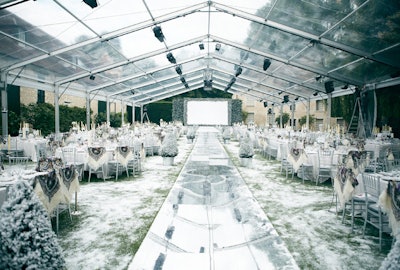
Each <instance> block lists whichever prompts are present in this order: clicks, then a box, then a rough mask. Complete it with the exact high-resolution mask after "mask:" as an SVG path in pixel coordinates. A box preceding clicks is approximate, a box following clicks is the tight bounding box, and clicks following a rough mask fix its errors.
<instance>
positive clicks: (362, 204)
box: [342, 172, 391, 249]
mask: <svg viewBox="0 0 400 270" xmlns="http://www.w3.org/2000/svg"><path fill="white" fill-rule="evenodd" d="M361 176H362V184H363V186H364V193H363V194H360V195H353V196H352V197H351V199H350V200H349V201H348V202H346V203H345V205H344V208H343V209H342V210H343V212H342V222H343V223H345V221H346V216H348V215H349V216H350V217H351V231H352V232H353V230H354V226H355V218H356V217H361V218H363V219H364V223H363V228H362V231H363V233H362V234H363V236H365V232H366V229H367V224H369V225H372V226H373V227H375V228H376V229H378V235H379V246H380V249H382V245H383V233H386V234H390V233H391V229H390V227H389V218H388V216H387V214H386V213H385V212H384V211H383V210H382V207H381V205H380V202H379V197H380V196H381V194H382V191H383V190H382V180H381V178H380V176H379V175H378V174H376V173H365V172H364V173H362V174H361ZM357 212H358V213H359V214H360V215H357Z"/></svg>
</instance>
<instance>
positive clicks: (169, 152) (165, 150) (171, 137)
mask: <svg viewBox="0 0 400 270" xmlns="http://www.w3.org/2000/svg"><path fill="white" fill-rule="evenodd" d="M178 152H179V151H178V142H177V140H176V136H175V134H174V133H173V132H167V134H166V135H165V137H164V140H163V142H162V144H161V147H160V155H161V156H162V157H176V156H177V155H178Z"/></svg>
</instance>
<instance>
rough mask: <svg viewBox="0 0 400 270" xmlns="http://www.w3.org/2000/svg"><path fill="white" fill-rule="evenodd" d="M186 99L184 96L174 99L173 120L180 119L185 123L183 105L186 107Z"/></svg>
mask: <svg viewBox="0 0 400 270" xmlns="http://www.w3.org/2000/svg"><path fill="white" fill-rule="evenodd" d="M184 104H185V102H184V99H183V98H182V97H178V98H174V99H173V100H172V120H173V121H180V122H182V123H183V120H184V116H183V107H184Z"/></svg>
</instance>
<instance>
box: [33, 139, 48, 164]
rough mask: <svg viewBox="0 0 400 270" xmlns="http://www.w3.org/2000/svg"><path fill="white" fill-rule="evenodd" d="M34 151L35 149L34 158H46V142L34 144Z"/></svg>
mask: <svg viewBox="0 0 400 270" xmlns="http://www.w3.org/2000/svg"><path fill="white" fill-rule="evenodd" d="M35 151H36V159H37V160H40V159H42V158H46V157H47V154H46V144H45V143H37V144H35Z"/></svg>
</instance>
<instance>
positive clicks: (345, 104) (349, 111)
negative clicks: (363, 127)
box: [331, 95, 355, 123]
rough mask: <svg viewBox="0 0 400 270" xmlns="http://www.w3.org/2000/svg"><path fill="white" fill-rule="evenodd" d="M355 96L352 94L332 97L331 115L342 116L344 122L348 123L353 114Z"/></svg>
mask: <svg viewBox="0 0 400 270" xmlns="http://www.w3.org/2000/svg"><path fill="white" fill-rule="evenodd" d="M354 102H355V97H354V95H347V96H340V97H335V98H332V107H331V108H332V109H331V116H332V117H343V119H344V120H345V121H346V123H350V120H351V116H352V115H353V109H354Z"/></svg>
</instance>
